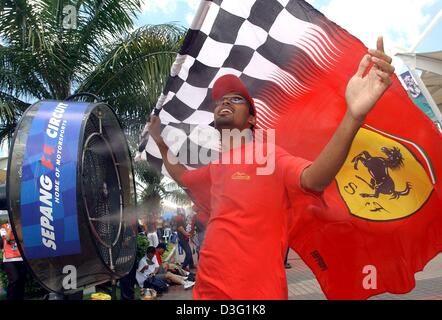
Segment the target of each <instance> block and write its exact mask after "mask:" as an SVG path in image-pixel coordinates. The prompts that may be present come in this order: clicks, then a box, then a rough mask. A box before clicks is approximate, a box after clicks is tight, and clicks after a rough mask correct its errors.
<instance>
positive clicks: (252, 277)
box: [149, 38, 394, 299]
mask: <svg viewBox="0 0 442 320" xmlns="http://www.w3.org/2000/svg"><path fill="white" fill-rule="evenodd" d="M391 61H392V59H391V58H390V57H388V56H387V55H385V53H384V49H383V40H382V38H379V39H378V43H377V50H369V52H368V53H367V55H365V56H364V58H363V59H362V61H361V63H360V66H359V69H358V71H357V73H356V74H355V75H354V76H353V77H352V78H351V80H350V81H349V83H348V85H347V90H346V100H347V112H346V114H345V116H344V118H343V119H342V121H341V124H340V125H339V127H338V128H337V130H336V132H335V134H334V136H333V137H332V139H331V140H330V142H329V143H328V145H327V146H326V147H325V148H324V149H323V151H322V152H321V154H320V155H319V156H318V158H317V159H316V160H315V161H314V162H310V161H307V160H305V159H301V158H298V157H294V156H292V155H290V154H288V153H287V152H286V151H284V150H283V149H281V148H279V147H277V146H274V145H273V146H272V145H268V144H265V143H254V136H253V133H252V131H251V130H250V129H251V128H252V129H253V127H254V125H255V121H256V119H255V108H254V102H253V99H252V98H251V97H250V95H249V93H248V91H247V89H246V88H245V86H244V84H243V83H242V82H241V81H240V79H239V78H237V77H235V76H233V75H226V76H223V77H221V78H219V79H218V80H217V81H216V82H215V84H214V87H213V91H212V98H213V100H214V102H215V106H216V107H215V110H214V120H215V127H216V129H217V130H218V131H220V132H222V133H224V131H225V130H231V131H235V129H236V132H238V131H239V132H240V133H241V137H242V138H241V139H240V140H238V139H235V138H234V137H233V138H232V136H230V137H229V136H225V135H223V134H221V137H222V138H221V145H222V151H223V154H222V157H220V158H221V159H231V157H232V155H233V156H234V157H235V155H237V154H240V155H241V156H242V155H246V156H247V155H248V154H256V153H255V151H256V149H257V148H264V149H266V150H267V153H265V154H266V160H267V162H269V161H273V162H274V164H275V166H274V170H273V173H272V174H265V175H263V174H258V172H259V169H260V168H261V167H262V163H261V164H259V163H258V161H255V159H254V161H253V162H251V163H249V162H247V163H243V162H241V163H234V164H231V163H228V164H226V163H225V161H216V162H212V163H210V164H209V165H207V166H204V167H202V168H199V169H197V170H193V171H189V170H187V169H186V167H185V166H184V165H182V164H180V163H179V162H178V161H177V159H176V158H174V156H173V155H172V154H171V153H169V148H168V146H167V145H166V144H165V142H164V140H163V138H162V137H161V129H160V120H159V118H158V117H155V116H152V119H151V125H150V128H149V133H150V135H151V137H152V138H153V139H154V140H155V142H156V143H157V145H158V148H159V150H160V152H161V155H162V158H163V161H164V165H165V166H166V168H167V170H168V172H169V174H170V175H171V177H172V178H173V179H174V180H175V181H176V182H177V183H179V184H180V185H181V186H183V187H184V188H187V189H188V191H189V193H190V194H191V195H192V197H193V200H194V201H195V203H197V204H198V206H199V207H200V208H203V209H204V210H205V211H206V212H210V219H209V222H208V225H207V229H206V236H205V240H204V247H203V248H202V250H201V253H200V260H199V268H198V272H197V281H196V285H195V288H194V291H193V294H194V299H287V297H288V290H287V280H286V275H285V270H284V264H283V261H284V257H285V253H286V251H285V250H286V248H287V233H288V231H287V226H288V219H289V217H288V213H289V208H290V206H291V201H296V199H297V198H300V197H302V195H303V194H310V195H313V196H316V197H321V193H322V191H323V190H324V189H325V188H326V187H327V186H328V185H329V184H330V183H331V182H332V181H333V180H334V178H335V176H336V174H337V173H338V171H339V169H340V168H341V166H342V164H343V163H344V161H345V159H346V157H347V154H348V152H349V149H350V146H351V144H352V141H353V139H354V137H355V135H356V133H357V132H358V130H359V128H360V127H361V126H362V124H363V123H364V120H365V117H366V116H367V114H368V113H369V111H370V110H371V109H372V108H373V107H374V105H375V104H376V102H377V101H378V100H379V99H380V98H381V97H382V95H383V94H384V92H385V91H386V90H387V89H388V87H389V86H390V85H391V83H392V80H391V75H392V74H393V72H394V68H393V67H392V66H391ZM226 137H227V138H226ZM240 159H244V157H240ZM223 162H224V163H223ZM227 162H228V161H227ZM267 162H266V163H267Z"/></svg>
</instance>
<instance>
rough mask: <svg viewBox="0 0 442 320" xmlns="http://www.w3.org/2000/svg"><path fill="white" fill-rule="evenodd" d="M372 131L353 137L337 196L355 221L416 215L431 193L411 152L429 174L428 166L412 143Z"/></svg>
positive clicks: (337, 178) (429, 167)
mask: <svg viewBox="0 0 442 320" xmlns="http://www.w3.org/2000/svg"><path fill="white" fill-rule="evenodd" d="M373 130H374V131H377V132H374V131H372V130H368V129H365V128H361V129H360V130H359V132H358V134H357V135H356V137H355V139H354V142H353V144H352V147H351V149H350V152H349V155H348V157H347V159H346V161H345V164H344V165H343V167H342V168H341V170H340V171H339V173H338V175H337V176H336V181H337V185H338V190H339V193H340V194H341V196H342V198H343V200H344V202H345V203H346V204H347V207H348V209H349V211H350V212H351V214H353V215H355V216H357V217H360V218H363V219H367V220H372V221H390V220H397V219H403V218H406V217H408V216H410V215H412V214H414V213H416V212H417V211H418V210H419V209H420V208H421V207H422V206H423V205H424V204H425V202H426V201H427V200H428V198H429V197H430V195H431V193H432V191H433V184H432V182H431V180H430V178H429V176H428V175H427V172H426V171H425V169H424V166H423V165H422V164H421V162H420V161H419V160H418V159H417V158H416V157H415V156H414V155H413V153H412V152H411V151H410V150H411V149H413V148H414V149H415V150H417V151H418V152H420V153H421V155H422V157H424V159H425V164H426V166H427V168H428V170H429V171H430V174H431V164H430V162H429V160H428V159H427V158H426V156H425V153H424V152H423V151H422V150H421V149H420V148H419V147H418V146H416V145H415V144H414V143H412V142H410V141H406V140H403V139H400V138H397V137H393V136H391V135H389V134H386V133H383V132H381V131H378V130H376V129H373ZM389 137H391V138H389ZM392 138H394V139H392ZM398 141H401V142H403V143H400V142H398ZM405 145H407V147H406V146H405Z"/></svg>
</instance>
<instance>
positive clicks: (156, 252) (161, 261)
mask: <svg viewBox="0 0 442 320" xmlns="http://www.w3.org/2000/svg"><path fill="white" fill-rule="evenodd" d="M155 256H156V257H157V260H158V264H159V265H160V266H161V265H162V264H163V259H161V254H160V253H159V252H158V251H155Z"/></svg>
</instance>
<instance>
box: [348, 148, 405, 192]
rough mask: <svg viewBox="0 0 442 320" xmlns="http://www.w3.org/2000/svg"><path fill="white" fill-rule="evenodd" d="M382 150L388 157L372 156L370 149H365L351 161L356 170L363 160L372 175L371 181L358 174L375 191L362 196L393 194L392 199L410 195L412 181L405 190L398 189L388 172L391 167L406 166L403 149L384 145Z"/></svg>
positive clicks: (396, 168) (395, 168)
mask: <svg viewBox="0 0 442 320" xmlns="http://www.w3.org/2000/svg"><path fill="white" fill-rule="evenodd" d="M381 151H382V152H383V153H384V154H385V155H386V156H387V157H386V158H384V157H372V156H371V155H370V153H368V151H363V152H361V153H360V154H358V155H357V156H356V157H354V158H353V160H352V161H351V162H352V163H354V168H355V170H358V163H359V162H361V163H362V164H363V165H364V166H365V167H366V168H367V169H368V172H369V173H370V176H371V180H370V182H367V181H366V180H365V179H363V178H361V177H360V176H356V178H358V179H360V180H362V181H363V182H365V183H366V184H367V185H368V186H369V187H370V189H372V190H373V191H374V193H373V194H368V193H361V194H360V196H361V197H363V198H379V195H380V194H385V195H391V198H390V199H399V198H400V197H402V196H407V195H409V194H410V191H411V183H410V182H407V183H406V186H405V189H404V190H402V191H396V190H395V184H394V181H393V179H392V178H391V177H390V174H389V172H388V170H389V169H391V170H398V169H400V168H401V167H403V166H404V157H403V156H402V154H401V151H400V150H399V149H398V148H396V147H393V148H387V147H383V148H381Z"/></svg>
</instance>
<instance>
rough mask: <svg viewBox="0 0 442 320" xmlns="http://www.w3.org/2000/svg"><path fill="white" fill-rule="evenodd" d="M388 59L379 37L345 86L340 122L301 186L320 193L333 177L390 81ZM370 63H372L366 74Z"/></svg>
mask: <svg viewBox="0 0 442 320" xmlns="http://www.w3.org/2000/svg"><path fill="white" fill-rule="evenodd" d="M391 61H392V59H391V58H390V57H389V56H387V55H386V54H385V53H384V43H383V39H382V37H379V38H378V41H377V50H369V54H367V55H366V56H364V58H363V59H362V61H361V63H360V65H359V69H358V71H357V73H356V74H355V75H354V76H353V77H352V78H351V80H350V81H349V83H348V85H347V90H346V93H345V97H346V101H347V112H346V114H345V116H344V118H343V120H342V121H341V124H340V125H339V127H338V128H337V129H336V132H335V134H334V135H333V137H332V139H331V140H330V142H329V143H328V144H327V146H326V147H325V148H324V150H322V152H321V153H320V154H319V156H318V158H317V159H316V160H315V161H314V162H313V164H312V165H311V166H310V167H308V168H307V169H305V170H304V172H303V173H302V176H301V185H302V187H303V188H305V189H309V190H313V191H319V192H321V191H323V190H325V188H327V186H328V185H329V184H330V183H331V182H332V181H333V180H334V178H335V176H336V174H337V173H338V172H339V170H340V169H341V167H342V165H343V164H344V161H345V159H346V158H347V155H348V152H349V150H350V147H351V144H352V142H353V139H354V137H355V136H356V133H357V132H358V130H359V128H360V127H361V126H362V125H363V123H364V121H365V117H366V116H367V114H368V113H369V112H370V111H371V109H373V107H374V106H375V104H376V102H377V101H378V100H379V99H380V98H381V97H382V95H383V94H384V92H385V91H386V90H387V89H388V88H389V87H390V85H391V83H392V80H391V75H392V74H393V72H394V67H393V66H392V65H391ZM371 62H372V63H373V66H372V68H371V69H370V70H369V72H368V73H367V69H368V68H369V66H370V63H371Z"/></svg>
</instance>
